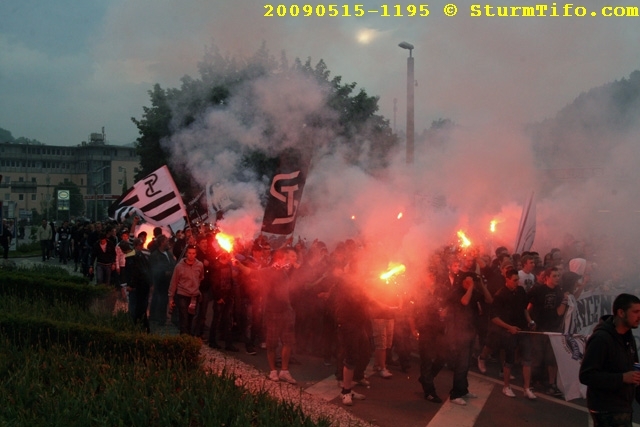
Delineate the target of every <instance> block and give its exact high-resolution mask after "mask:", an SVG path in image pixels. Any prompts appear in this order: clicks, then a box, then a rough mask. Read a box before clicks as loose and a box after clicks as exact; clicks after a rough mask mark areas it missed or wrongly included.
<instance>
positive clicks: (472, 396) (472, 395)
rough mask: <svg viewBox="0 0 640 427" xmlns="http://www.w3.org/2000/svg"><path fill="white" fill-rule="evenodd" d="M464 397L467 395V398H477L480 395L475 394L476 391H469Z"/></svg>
mask: <svg viewBox="0 0 640 427" xmlns="http://www.w3.org/2000/svg"><path fill="white" fill-rule="evenodd" d="M462 397H466V398H467V399H477V398H478V395H477V394H474V393H471V392H469V393H467V394H465V395H464V396H462Z"/></svg>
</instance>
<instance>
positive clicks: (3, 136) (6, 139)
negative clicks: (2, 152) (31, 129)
mask: <svg viewBox="0 0 640 427" xmlns="http://www.w3.org/2000/svg"><path fill="white" fill-rule="evenodd" d="M7 143H11V144H34V145H38V144H42V142H40V141H38V140H37V139H29V138H25V137H24V136H21V137H18V138H14V137H13V135H12V134H11V132H10V131H8V130H6V129H3V128H0V144H7Z"/></svg>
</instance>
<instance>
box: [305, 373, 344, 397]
mask: <svg viewBox="0 0 640 427" xmlns="http://www.w3.org/2000/svg"><path fill="white" fill-rule="evenodd" d="M305 391H306V392H307V393H310V394H313V395H314V396H317V397H319V398H321V399H324V400H326V401H330V400H333V399H335V398H336V397H338V396H339V395H340V392H341V391H342V390H341V389H340V387H338V383H337V380H336V377H335V376H334V375H331V376H330V377H327V378H325V379H323V380H322V381H319V382H317V383H315V384H314V385H312V386H311V387H308V388H306V389H305Z"/></svg>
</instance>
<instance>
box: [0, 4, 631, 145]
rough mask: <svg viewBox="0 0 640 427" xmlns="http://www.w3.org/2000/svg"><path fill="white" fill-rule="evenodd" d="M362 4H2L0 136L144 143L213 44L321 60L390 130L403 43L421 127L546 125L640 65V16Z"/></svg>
mask: <svg viewBox="0 0 640 427" xmlns="http://www.w3.org/2000/svg"><path fill="white" fill-rule="evenodd" d="M359 1H361V3H362V4H364V7H363V8H364V10H379V12H378V13H369V12H367V13H365V15H364V16H363V17H359V18H358V17H354V16H352V17H334V18H330V17H328V16H325V17H321V18H318V17H316V18H310V17H302V16H299V17H297V18H292V17H287V18H280V17H277V16H274V17H265V16H264V14H265V12H266V11H267V9H265V8H264V3H263V2H256V1H249V0H234V1H224V2H223V1H221V0H183V1H172V0H135V1H124V0H103V1H99V2H93V1H89V2H87V1H79V0H58V1H55V2H52V1H45V0H4V1H2V2H0V127H2V128H5V129H8V130H10V131H11V132H12V133H13V136H14V137H19V136H24V137H27V138H35V139H38V140H40V141H42V142H44V143H47V144H56V145H75V144H78V143H80V142H81V141H83V140H86V139H87V136H88V135H89V133H91V132H99V131H100V129H101V128H102V126H104V127H105V130H106V134H107V139H108V141H109V142H111V143H113V144H125V143H130V142H132V141H133V140H135V138H136V137H137V129H136V128H135V126H134V125H133V123H132V122H131V120H130V118H131V117H132V116H135V117H138V118H139V117H141V114H142V107H143V106H144V105H148V102H149V97H148V94H147V91H148V90H149V89H150V88H151V87H152V85H153V84H154V83H160V84H161V85H162V86H163V87H165V88H169V87H179V85H180V81H179V79H180V77H182V76H183V75H185V74H189V75H191V76H194V77H197V71H196V64H197V61H198V60H200V59H201V58H202V55H203V52H204V50H205V46H207V45H211V44H212V43H215V44H216V45H217V46H218V47H219V48H220V49H221V50H222V51H223V52H228V53H231V54H246V55H248V54H251V53H253V52H255V50H256V49H258V48H259V46H260V44H261V42H262V41H266V42H267V47H268V48H269V49H270V51H271V52H272V53H273V54H274V55H276V56H279V53H280V51H281V50H285V51H286V53H287V56H288V57H289V58H290V60H292V59H293V58H295V57H300V58H302V59H303V60H304V59H306V58H307V57H311V58H312V62H313V63H314V64H315V63H316V62H317V61H318V60H320V59H324V60H325V62H326V63H327V65H328V67H329V69H330V70H331V72H332V76H334V75H341V76H343V82H356V83H357V84H358V87H362V88H364V89H366V91H367V92H368V93H369V94H370V95H378V96H380V108H381V110H380V112H381V113H382V114H383V115H384V116H386V117H387V118H388V119H389V120H390V121H391V123H392V124H393V120H394V111H393V105H394V98H395V99H397V105H398V107H397V113H396V123H397V128H398V129H399V130H404V123H405V115H404V114H405V104H406V57H407V56H408V55H407V54H408V51H407V50H403V49H401V48H399V47H398V43H399V42H401V41H407V42H409V43H412V44H413V45H414V46H415V50H414V51H413V54H414V57H415V79H416V81H417V87H416V88H415V90H416V92H415V99H416V131H417V132H420V131H421V130H422V129H423V128H425V127H428V126H429V125H430V123H431V121H432V120H434V119H438V118H441V117H442V118H450V119H452V120H454V121H455V122H456V123H459V124H463V125H466V126H474V125H487V124H492V123H494V122H496V123H500V122H505V121H510V122H515V123H519V122H529V121H537V120H541V119H543V118H545V117H550V116H553V115H555V113H556V112H557V111H558V110H559V109H560V108H562V107H563V106H565V105H566V104H568V103H570V102H571V101H572V100H573V99H574V98H575V97H576V96H578V95H579V94H580V93H581V92H583V91H586V90H588V89H590V88H592V87H594V86H599V85H602V84H604V83H607V82H610V81H613V80H616V79H620V78H623V77H627V76H628V75H629V74H630V73H631V72H632V71H633V70H635V69H638V68H640V55H638V54H637V46H638V45H640V18H603V17H591V16H587V17H584V18H577V17H571V18H570V17H530V18H515V17H508V18H498V17H494V18H490V17H485V16H482V17H475V18H470V17H469V3H466V2H465V3H463V2H461V1H460V2H458V3H457V5H458V15H457V16H455V17H446V16H444V13H443V7H444V5H445V3H444V2H441V1H439V2H435V3H434V2H430V3H429V6H428V10H429V16H427V17H408V16H404V17H393V16H390V17H382V16H380V15H381V14H382V8H381V7H380V5H381V4H382V3H380V2H373V1H365V0H359ZM405 3H406V2H405ZM596 3H600V2H596V1H585V2H584V4H583V5H584V6H586V7H587V10H588V13H587V15H590V13H591V11H599V6H597V5H596ZM628 3H634V2H628ZM276 4H277V3H276ZM288 4H291V3H288ZM314 4H315V3H314ZM345 4H346V3H345ZM354 4H355V3H352V4H351V3H350V4H348V5H349V8H350V12H351V13H352V14H353V13H354ZM502 4H511V2H508V1H503V2H502ZM298 5H300V6H302V3H298ZM403 5H404V3H403ZM558 7H559V11H558V13H560V14H561V13H562V10H561V9H560V7H561V4H560V5H559V6H558ZM343 11H344V9H342V8H341V9H340V12H341V13H342V12H343ZM389 12H390V14H393V13H395V9H394V8H393V7H391V8H390V9H389ZM403 12H404V14H405V15H406V11H403ZM547 13H548V14H550V13H551V12H547ZM274 14H275V13H274ZM301 14H302V12H301Z"/></svg>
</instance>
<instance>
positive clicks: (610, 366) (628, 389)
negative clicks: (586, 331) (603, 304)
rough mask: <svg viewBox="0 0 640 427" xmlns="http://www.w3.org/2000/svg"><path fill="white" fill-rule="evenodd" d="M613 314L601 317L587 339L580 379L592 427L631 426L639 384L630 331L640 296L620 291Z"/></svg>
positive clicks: (639, 311) (639, 314) (637, 318)
mask: <svg viewBox="0 0 640 427" xmlns="http://www.w3.org/2000/svg"><path fill="white" fill-rule="evenodd" d="M612 311H613V315H610V316H603V317H602V318H601V319H600V323H598V325H596V327H595V328H594V330H593V333H592V334H591V336H590V337H589V340H588V341H587V346H586V349H585V354H584V359H583V361H582V366H581V367H580V382H581V383H582V384H585V385H586V386H587V407H588V408H589V412H590V413H591V418H592V419H593V425H594V427H603V426H612V427H613V426H625V427H627V426H628V427H631V425H632V417H631V415H632V405H633V399H634V397H635V396H636V386H637V385H638V384H640V371H636V370H634V363H638V350H637V348H636V342H635V339H634V337H633V334H632V333H631V330H632V329H635V328H637V327H638V324H640V299H638V297H636V296H634V295H630V294H620V295H618V296H617V297H616V299H615V300H614V301H613V309H612Z"/></svg>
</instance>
